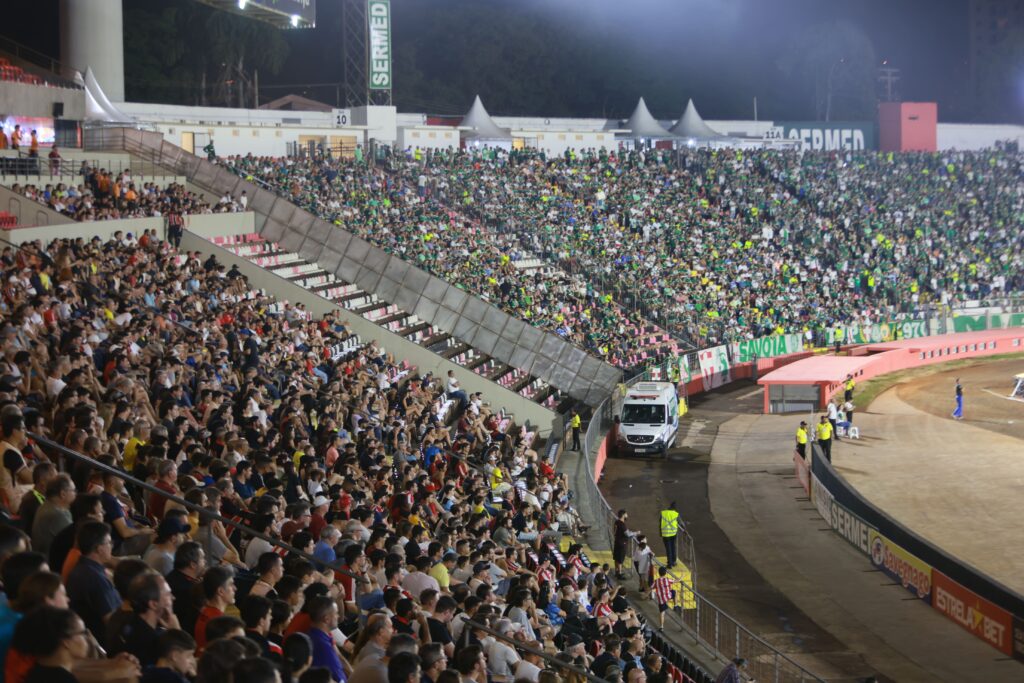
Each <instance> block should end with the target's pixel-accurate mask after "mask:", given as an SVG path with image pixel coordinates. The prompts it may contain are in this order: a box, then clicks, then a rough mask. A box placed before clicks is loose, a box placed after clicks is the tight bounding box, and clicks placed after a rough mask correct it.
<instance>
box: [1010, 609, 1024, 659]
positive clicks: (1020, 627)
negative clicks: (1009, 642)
mask: <svg viewBox="0 0 1024 683" xmlns="http://www.w3.org/2000/svg"><path fill="white" fill-rule="evenodd" d="M1013 656H1014V658H1015V659H1021V660H1024V619H1019V618H1018V617H1014V618H1013Z"/></svg>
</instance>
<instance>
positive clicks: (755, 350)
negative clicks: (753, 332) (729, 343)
mask: <svg viewBox="0 0 1024 683" xmlns="http://www.w3.org/2000/svg"><path fill="white" fill-rule="evenodd" d="M802 349H803V335H801V334H799V333H795V334H774V335H772V336H770V337H761V338H760V339H744V340H743V341H741V342H739V343H737V344H736V345H735V353H734V356H735V357H736V359H737V362H739V363H749V362H750V361H752V360H754V358H774V357H775V356H784V355H785V354H787V353H797V352H799V351H801V350H802Z"/></svg>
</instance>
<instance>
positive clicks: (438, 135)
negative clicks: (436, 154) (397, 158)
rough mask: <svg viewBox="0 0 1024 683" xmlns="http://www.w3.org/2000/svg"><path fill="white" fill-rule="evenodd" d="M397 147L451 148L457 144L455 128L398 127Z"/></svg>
mask: <svg viewBox="0 0 1024 683" xmlns="http://www.w3.org/2000/svg"><path fill="white" fill-rule="evenodd" d="M395 146H396V147H398V149H417V148H419V149H453V148H457V147H458V146H459V131H458V129H457V128H448V127H445V126H423V127H419V126H416V127H409V128H399V129H398V139H397V140H396V141H395Z"/></svg>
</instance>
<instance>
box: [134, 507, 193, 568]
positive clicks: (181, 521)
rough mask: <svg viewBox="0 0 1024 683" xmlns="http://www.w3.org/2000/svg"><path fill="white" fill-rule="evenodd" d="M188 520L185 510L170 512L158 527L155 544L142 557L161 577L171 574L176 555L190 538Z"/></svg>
mask: <svg viewBox="0 0 1024 683" xmlns="http://www.w3.org/2000/svg"><path fill="white" fill-rule="evenodd" d="M187 518H188V515H187V513H186V512H185V511H184V510H177V509H175V510H168V511H167V514H166V515H164V518H163V520H161V522H160V526H158V527H157V530H156V538H155V539H154V540H153V544H152V545H151V546H149V548H147V549H146V552H145V554H144V555H143V556H142V561H143V562H145V563H146V564H148V565H149V566H150V567H152V568H153V569H155V570H156V571H158V572H159V573H160V576H167V575H168V574H170V573H171V571H172V570H173V569H174V554H175V553H176V552H177V551H178V548H179V547H180V546H181V544H182V543H184V542H185V541H187V540H188V538H189V533H190V532H191V531H192V527H191V525H189V524H187V523H186V521H185V520H186V519H187Z"/></svg>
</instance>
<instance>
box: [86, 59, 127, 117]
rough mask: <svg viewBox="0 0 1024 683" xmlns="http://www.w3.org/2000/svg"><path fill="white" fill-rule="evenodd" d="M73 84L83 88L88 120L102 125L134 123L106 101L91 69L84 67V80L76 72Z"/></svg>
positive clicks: (111, 103)
mask: <svg viewBox="0 0 1024 683" xmlns="http://www.w3.org/2000/svg"><path fill="white" fill-rule="evenodd" d="M75 83H77V84H78V85H80V86H82V87H83V88H85V117H86V118H87V119H88V120H90V121H101V122H103V123H135V120H134V119H132V117H130V116H128V115H127V114H125V113H124V112H122V111H121V110H120V109H118V108H117V107H116V106H115V105H114V103H113V102H111V101H110V100H109V99H107V96H106V94H105V93H104V92H103V88H101V87H100V84H99V82H98V81H97V80H96V76H95V75H94V74H93V72H92V69H91V68H89V67H86V69H85V78H82V74H81V73H80V72H76V73H75Z"/></svg>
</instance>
